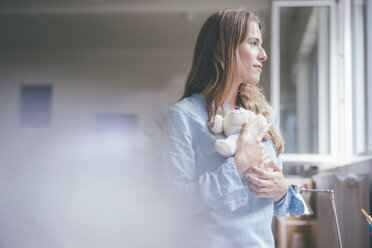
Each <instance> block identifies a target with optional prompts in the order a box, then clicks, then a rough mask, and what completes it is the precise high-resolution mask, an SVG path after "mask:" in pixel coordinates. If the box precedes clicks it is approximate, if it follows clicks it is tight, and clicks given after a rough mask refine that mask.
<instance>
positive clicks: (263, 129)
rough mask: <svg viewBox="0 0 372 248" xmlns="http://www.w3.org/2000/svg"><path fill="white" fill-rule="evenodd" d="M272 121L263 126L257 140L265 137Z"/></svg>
mask: <svg viewBox="0 0 372 248" xmlns="http://www.w3.org/2000/svg"><path fill="white" fill-rule="evenodd" d="M271 125H272V123H268V124H267V125H266V126H264V127H263V128H261V130H260V131H259V133H258V135H257V140H258V141H260V142H261V141H262V139H263V137H265V135H266V133H267V131H268V130H269V129H270V127H271Z"/></svg>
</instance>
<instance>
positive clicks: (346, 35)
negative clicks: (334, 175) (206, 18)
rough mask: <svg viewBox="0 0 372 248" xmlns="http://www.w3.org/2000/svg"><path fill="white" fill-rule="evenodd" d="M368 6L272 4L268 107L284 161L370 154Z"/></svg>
mask: <svg viewBox="0 0 372 248" xmlns="http://www.w3.org/2000/svg"><path fill="white" fill-rule="evenodd" d="M371 2H372V1H371V0H351V1H350V2H343V3H342V4H339V3H338V2H336V1H322V0H313V1H301V0H298V1H281V0H274V1H272V26H271V28H272V32H271V35H272V37H271V51H272V54H271V74H272V75H271V94H270V95H271V103H272V105H273V107H274V108H275V109H277V110H278V112H279V119H280V128H281V130H282V131H283V133H284V140H285V143H286V151H285V154H284V156H283V160H284V161H285V162H306V163H316V164H319V163H333V164H338V163H345V162H348V161H350V160H352V159H353V158H354V157H355V156H357V155H362V154H371V151H372V149H371V148H372V144H371V143H372V117H371V115H372V111H371V110H372V100H371V97H369V96H371V95H372V89H371V88H372V83H371V78H372V73H371V72H369V71H368V70H367V68H369V67H371V65H372V62H371V61H372V60H371V57H372V56H371V54H372V47H371V45H372V38H371V37H372V34H371V33H372V24H371V14H372V11H371V9H372V7H371V5H372V3H371Z"/></svg>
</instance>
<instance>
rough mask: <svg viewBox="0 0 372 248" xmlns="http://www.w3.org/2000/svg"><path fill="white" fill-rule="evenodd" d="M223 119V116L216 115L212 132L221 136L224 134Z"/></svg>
mask: <svg viewBox="0 0 372 248" xmlns="http://www.w3.org/2000/svg"><path fill="white" fill-rule="evenodd" d="M222 123H223V117H222V116H221V115H216V116H215V117H214V122H213V126H212V132H213V133H214V134H220V133H222V132H223V124H222Z"/></svg>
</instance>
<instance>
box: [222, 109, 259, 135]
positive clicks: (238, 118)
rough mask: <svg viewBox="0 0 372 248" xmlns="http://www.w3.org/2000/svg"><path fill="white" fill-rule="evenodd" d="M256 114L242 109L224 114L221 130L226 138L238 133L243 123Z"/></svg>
mask: <svg viewBox="0 0 372 248" xmlns="http://www.w3.org/2000/svg"><path fill="white" fill-rule="evenodd" d="M255 116H256V114H255V113H254V112H252V111H250V110H246V109H243V108H235V109H233V110H231V111H230V112H229V113H227V114H226V116H225V118H224V119H223V129H224V131H225V134H226V135H227V136H230V135H231V134H234V133H235V132H237V131H239V130H240V129H241V127H242V125H243V123H244V122H247V121H249V120H251V119H252V118H254V117H255Z"/></svg>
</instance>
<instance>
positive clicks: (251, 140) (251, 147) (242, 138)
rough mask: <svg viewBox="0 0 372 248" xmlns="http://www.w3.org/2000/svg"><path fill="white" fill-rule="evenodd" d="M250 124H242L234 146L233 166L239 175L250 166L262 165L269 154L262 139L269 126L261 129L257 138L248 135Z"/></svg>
mask: <svg viewBox="0 0 372 248" xmlns="http://www.w3.org/2000/svg"><path fill="white" fill-rule="evenodd" d="M249 126H250V123H244V124H243V126H242V130H241V132H240V135H239V139H238V141H237V144H236V152H235V156H234V161H235V166H236V169H237V170H238V173H239V175H240V174H242V173H243V172H244V171H246V170H248V169H249V168H250V167H251V166H258V165H260V164H262V163H263V162H264V161H265V160H266V159H267V158H268V157H269V154H268V153H267V152H266V150H265V147H264V145H263V144H262V139H263V137H264V136H265V134H266V132H267V130H268V129H269V128H270V126H271V124H268V125H266V126H265V127H263V128H262V129H261V130H260V132H259V133H258V136H257V137H253V136H252V135H250V134H249V132H248V130H249Z"/></svg>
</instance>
